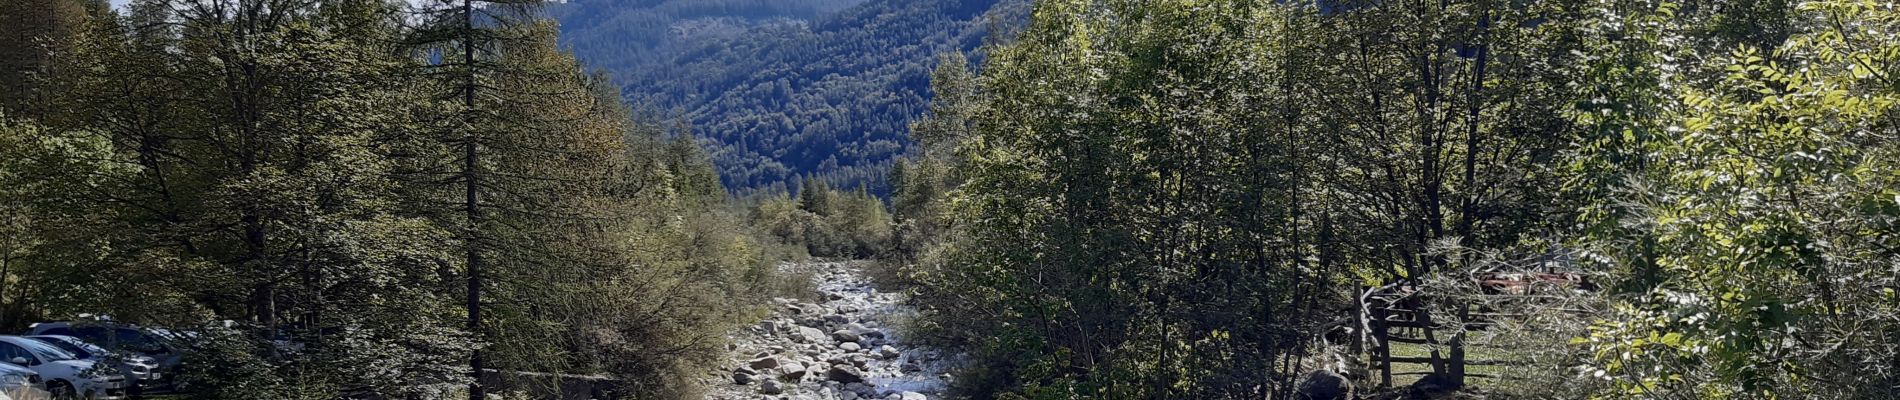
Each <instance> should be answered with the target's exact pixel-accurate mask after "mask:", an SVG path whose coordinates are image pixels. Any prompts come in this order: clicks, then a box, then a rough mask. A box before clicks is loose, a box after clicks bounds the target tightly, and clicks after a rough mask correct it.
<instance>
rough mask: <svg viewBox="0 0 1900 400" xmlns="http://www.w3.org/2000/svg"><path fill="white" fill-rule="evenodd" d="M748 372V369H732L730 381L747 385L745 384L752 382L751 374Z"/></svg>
mask: <svg viewBox="0 0 1900 400" xmlns="http://www.w3.org/2000/svg"><path fill="white" fill-rule="evenodd" d="M748 372H750V371H733V372H732V383H736V384H740V385H747V384H751V383H752V374H750V373H748Z"/></svg>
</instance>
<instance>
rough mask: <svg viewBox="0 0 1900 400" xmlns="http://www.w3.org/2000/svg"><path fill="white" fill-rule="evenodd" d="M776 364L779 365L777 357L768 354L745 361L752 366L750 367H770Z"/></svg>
mask: <svg viewBox="0 0 1900 400" xmlns="http://www.w3.org/2000/svg"><path fill="white" fill-rule="evenodd" d="M778 365H779V360H778V357H772V356H770V355H767V356H764V357H759V358H757V359H753V360H752V361H749V362H746V366H748V367H752V369H771V368H775V367H778Z"/></svg>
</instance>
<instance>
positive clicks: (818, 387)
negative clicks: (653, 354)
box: [711, 262, 950, 400]
mask: <svg viewBox="0 0 1900 400" xmlns="http://www.w3.org/2000/svg"><path fill="white" fill-rule="evenodd" d="M860 267H861V264H860V263H856V262H817V263H798V264H784V265H781V266H780V267H779V268H780V269H781V270H784V271H788V272H803V271H809V272H812V277H813V278H812V279H813V280H814V281H815V282H814V283H815V284H816V285H817V288H818V291H819V292H820V295H821V296H823V298H824V301H823V302H810V301H803V300H795V299H774V300H773V304H772V314H771V316H769V317H767V318H766V319H765V320H763V321H759V323H757V324H754V325H752V326H750V327H747V328H745V329H743V330H741V331H739V332H735V333H734V334H733V337H732V343H733V346H732V352H731V357H729V359H728V361H727V364H726V365H725V366H723V367H722V368H721V369H720V375H721V376H719V377H718V378H716V380H717V382H714V385H712V386H713V390H712V393H711V398H714V399H781V400H791V399H797V400H820V399H822V400H831V399H842V400H853V399H895V400H926V399H936V398H938V396H939V394H940V393H941V392H942V391H943V390H944V387H945V383H946V380H947V379H949V377H948V375H946V374H945V371H946V370H948V366H949V364H950V360H949V357H947V356H946V355H945V354H942V353H940V352H938V351H937V350H935V349H930V348H926V347H922V346H917V345H915V344H912V343H908V342H906V341H904V340H903V338H902V337H901V336H900V334H901V332H900V331H899V330H898V329H897V328H896V327H895V326H894V325H895V324H897V323H899V321H902V320H904V319H907V318H909V317H910V316H911V315H912V314H914V313H915V310H913V309H911V308H909V307H906V306H904V305H903V302H904V297H903V294H901V293H895V292H891V291H884V290H880V289H879V288H877V287H876V286H874V285H872V283H871V282H870V280H869V279H866V278H865V277H864V275H863V274H862V271H861V270H860Z"/></svg>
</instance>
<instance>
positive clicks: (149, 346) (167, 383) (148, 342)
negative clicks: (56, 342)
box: [26, 321, 184, 388]
mask: <svg viewBox="0 0 1900 400" xmlns="http://www.w3.org/2000/svg"><path fill="white" fill-rule="evenodd" d="M26 335H27V336H49V335H52V336H71V337H76V338H79V340H83V341H85V342H86V343H91V344H93V345H97V346H99V347H102V348H105V349H106V350H109V351H115V352H121V353H126V354H134V355H140V356H145V357H148V358H150V359H151V361H152V363H153V364H155V365H156V366H157V367H158V369H157V371H158V375H159V377H158V378H155V379H154V381H155V382H154V384H152V385H143V386H146V387H167V388H169V387H172V386H173V383H174V381H175V378H177V375H178V374H177V372H178V364H179V362H180V361H182V360H183V359H184V352H183V351H179V349H178V347H176V346H175V345H173V343H176V340H175V339H176V338H175V337H174V336H172V334H171V333H169V332H166V331H162V330H155V329H145V328H140V327H136V326H132V325H127V324H120V323H116V322H109V321H97V322H94V321H88V322H69V321H59V322H41V323H37V324H33V325H32V326H31V327H29V329H28V331H27V333H26Z"/></svg>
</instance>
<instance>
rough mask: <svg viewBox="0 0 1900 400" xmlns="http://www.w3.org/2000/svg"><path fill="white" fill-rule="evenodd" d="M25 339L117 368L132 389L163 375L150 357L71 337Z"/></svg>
mask: <svg viewBox="0 0 1900 400" xmlns="http://www.w3.org/2000/svg"><path fill="white" fill-rule="evenodd" d="M27 337H28V338H32V339H38V340H39V341H42V342H46V343H47V344H51V345H53V347H58V348H59V349H60V350H65V351H66V352H68V353H73V356H75V357H78V358H79V359H81V360H88V361H94V362H102V363H105V364H106V365H107V366H111V367H113V368H117V369H118V372H119V374H122V375H125V379H126V384H127V385H129V386H130V388H132V389H137V388H139V387H141V386H149V385H154V384H157V383H158V382H159V380H160V379H162V378H163V375H162V374H161V373H160V372H159V371H158V361H157V360H153V359H152V358H151V357H146V356H142V355H138V354H134V353H130V352H114V351H111V350H106V349H105V348H103V347H99V346H98V345H94V344H92V343H87V342H86V341H84V340H79V338H76V337H72V336H61V335H39V336H27Z"/></svg>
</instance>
